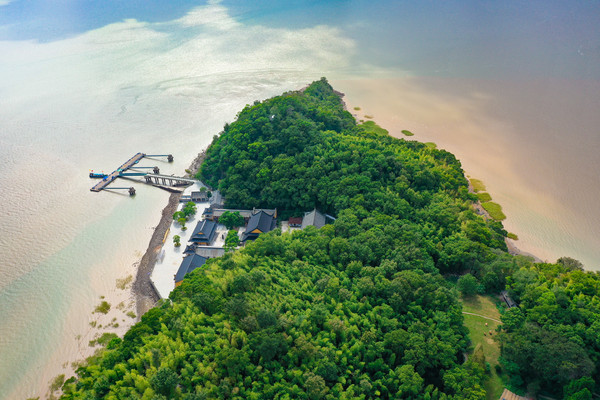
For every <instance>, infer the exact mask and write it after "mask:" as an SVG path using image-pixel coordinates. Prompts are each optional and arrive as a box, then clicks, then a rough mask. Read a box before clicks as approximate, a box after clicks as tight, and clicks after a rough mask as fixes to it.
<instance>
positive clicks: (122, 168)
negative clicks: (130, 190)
mask: <svg viewBox="0 0 600 400" xmlns="http://www.w3.org/2000/svg"><path fill="white" fill-rule="evenodd" d="M145 156H146V155H145V154H144V153H137V154H136V155H134V156H133V157H131V158H130V159H129V160H127V161H125V163H123V165H121V166H120V167H119V168H117V169H116V170H114V171H113V172H111V173H110V174H109V175H107V176H106V177H105V178H103V179H102V180H101V181H100V182H98V183H97V184H96V185H94V187H92V188H91V189H90V190H91V191H92V192H99V191H101V190H102V189H104V188H106V186H108V185H109V184H110V183H111V182H112V181H114V180H115V179H117V178H118V177H119V176H120V175H121V173H122V172H124V171H127V170H128V169H129V168H131V167H133V166H134V165H135V164H137V163H138V162H139V161H140V160H141V159H142V158H144V157H145Z"/></svg>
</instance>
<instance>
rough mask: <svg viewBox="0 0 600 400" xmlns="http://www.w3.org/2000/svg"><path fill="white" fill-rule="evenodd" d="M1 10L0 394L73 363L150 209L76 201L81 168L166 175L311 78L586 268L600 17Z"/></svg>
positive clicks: (523, 231) (169, 5) (593, 247)
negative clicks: (265, 102) (256, 104)
mask: <svg viewBox="0 0 600 400" xmlns="http://www.w3.org/2000/svg"><path fill="white" fill-rule="evenodd" d="M0 4H4V5H0V54H2V56H0V158H1V159H2V160H3V162H2V163H1V164H0V204H1V206H0V232H2V234H1V235H0V321H1V322H0V398H3V399H4V398H5V399H13V398H25V397H28V396H34V395H40V394H42V395H43V394H45V388H46V387H47V382H48V381H49V380H50V379H52V378H53V377H54V376H56V375H58V374H59V373H63V372H65V371H68V368H67V367H65V366H64V363H65V362H67V363H68V362H70V361H74V358H79V357H80V356H83V355H85V354H88V353H89V349H88V348H87V346H86V344H85V341H84V340H80V339H77V337H78V335H83V337H84V338H87V336H86V335H90V334H93V333H94V332H96V331H93V332H92V333H90V330H91V328H90V326H89V321H90V320H91V319H92V318H93V317H91V312H92V311H93V309H94V307H95V306H96V305H97V304H98V302H99V296H106V298H107V299H109V300H110V299H113V298H114V299H120V298H122V297H123V294H122V293H120V292H119V291H118V290H116V289H115V280H116V279H117V278H123V277H124V276H126V275H128V274H131V273H132V271H134V268H133V267H132V264H134V263H135V262H136V261H138V260H139V258H140V256H141V254H142V253H143V251H144V250H145V248H146V246H147V242H148V239H149V238H150V236H151V234H152V227H153V226H155V225H156V223H157V222H158V219H159V214H160V210H161V209H162V207H163V206H164V204H165V202H166V199H167V194H166V193H164V192H161V191H158V190H157V189H153V188H146V187H143V186H141V185H136V188H137V189H138V195H137V196H136V198H135V199H130V198H129V197H128V196H122V195H118V194H115V193H100V194H96V193H91V192H89V188H90V187H91V186H92V184H93V182H90V180H89V179H88V178H87V173H88V170H89V169H94V170H96V171H101V170H104V171H106V172H110V171H112V169H114V168H115V167H116V166H117V165H120V164H121V163H122V162H123V161H125V160H126V159H128V158H129V157H131V155H133V154H135V153H136V152H139V151H142V152H146V153H172V154H173V155H174V156H175V162H174V163H173V164H166V163H161V164H160V167H161V170H162V171H163V172H165V173H173V174H181V173H183V170H184V169H185V168H186V167H187V166H188V164H189V162H190V161H191V160H192V159H193V158H194V156H195V155H196V153H197V152H198V151H200V150H201V149H202V148H203V147H205V146H206V145H207V144H208V143H209V142H210V140H211V138H212V136H213V135H214V134H216V133H218V132H219V131H220V130H221V128H222V126H223V124H224V123H225V122H228V121H232V120H233V119H234V118H235V114H236V112H237V111H238V110H240V109H241V108H242V107H243V106H244V105H245V104H248V103H252V102H253V101H254V100H258V99H264V98H267V97H270V96H273V95H276V94H279V93H281V92H283V91H286V90H289V89H295V88H300V87H302V86H304V85H305V84H307V83H308V82H310V81H312V80H315V79H318V78H320V77H321V76H327V77H329V78H330V79H331V80H332V81H333V82H335V83H336V88H337V89H339V90H341V91H344V92H347V93H348V101H349V102H350V103H351V104H354V105H360V106H361V107H363V108H364V109H365V110H368V111H370V112H372V113H373V114H374V115H375V118H376V120H378V121H381V123H382V124H383V125H384V126H385V127H387V128H389V129H390V130H392V131H393V130H394V129H404V128H409V129H410V130H412V131H414V132H415V133H416V134H417V135H416V138H417V139H423V140H432V141H436V142H438V144H440V145H442V146H443V147H446V148H447V149H448V150H450V151H453V152H455V153H456V154H458V155H459V156H460V157H461V158H462V159H463V160H464V161H463V165H465V168H466V169H467V172H468V173H471V174H475V175H476V177H478V178H482V179H484V181H486V183H488V188H489V190H490V193H491V194H492V195H493V197H494V198H495V199H497V200H498V201H499V202H501V203H502V204H503V205H504V206H505V210H506V212H507V214H508V216H509V219H508V220H507V221H506V224H507V226H508V227H509V228H510V230H512V231H515V232H516V233H517V234H519V236H521V240H522V243H521V244H519V245H520V246H521V247H524V248H525V249H526V250H529V251H533V252H535V253H536V254H540V255H541V256H542V257H543V258H548V259H554V258H556V257H558V256H562V255H569V256H572V257H575V258H579V259H581V260H582V261H584V263H585V264H586V266H587V267H588V268H590V269H598V268H600V250H599V249H600V245H599V243H598V240H597V238H598V237H600V232H599V229H600V228H599V227H600V210H598V207H597V206H595V204H596V200H595V199H596V198H597V197H598V196H600V193H598V190H600V189H599V188H600V182H598V176H597V174H595V173H594V171H597V170H598V167H600V165H598V164H599V163H600V159H599V157H598V156H597V154H598V151H599V150H600V148H599V147H600V140H599V139H598V135H597V126H599V125H600V121H599V120H598V116H597V115H596V114H597V113H596V112H595V110H597V109H599V107H598V106H600V95H599V93H600V90H596V88H597V87H598V81H599V80H600V67H599V66H600V32H599V27H600V12H598V11H600V6H599V5H598V3H597V2H584V1H580V2H569V3H566V2H540V1H534V2H527V3H523V2H517V1H509V2H502V3H500V2H494V3H485V4H481V3H480V2H475V1H466V2H465V1H460V2H459V1H448V2H443V3H441V4H440V3H439V2H433V1H422V2H412V1H384V2H377V3H376V4H373V3H372V2H367V1H329V2H320V1H290V2H285V3H284V2H280V1H258V2H246V1H241V0H240V1H223V2H216V1H215V2H210V3H204V2H192V1H176V2H160V1H152V2H148V1H131V2H125V3H123V2H120V1H119V2H117V1H105V2H92V1H71V2H66V3H63V4H62V5H57V4H52V5H50V3H48V2H43V1H29V2H23V1H6V0H5V1H1V0H0ZM488 150H489V151H488ZM148 165H152V163H149V164H148ZM125 298H127V295H125ZM114 301H120V300H114ZM97 331H98V332H101V331H100V330H97ZM82 343H83V345H82ZM86 352H87V353H86Z"/></svg>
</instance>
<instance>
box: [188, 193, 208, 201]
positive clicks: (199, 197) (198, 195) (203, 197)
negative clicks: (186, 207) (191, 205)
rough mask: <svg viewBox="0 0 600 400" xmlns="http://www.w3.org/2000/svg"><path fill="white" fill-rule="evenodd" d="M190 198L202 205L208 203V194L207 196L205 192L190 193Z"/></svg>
mask: <svg viewBox="0 0 600 400" xmlns="http://www.w3.org/2000/svg"><path fill="white" fill-rule="evenodd" d="M190 198H191V200H192V201H193V202H195V203H204V202H206V201H208V194H207V192H201V191H197V192H192V193H191V194H190Z"/></svg>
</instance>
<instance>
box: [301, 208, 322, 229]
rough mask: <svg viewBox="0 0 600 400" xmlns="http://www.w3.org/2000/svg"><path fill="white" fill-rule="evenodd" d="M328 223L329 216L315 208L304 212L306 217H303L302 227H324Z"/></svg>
mask: <svg viewBox="0 0 600 400" xmlns="http://www.w3.org/2000/svg"><path fill="white" fill-rule="evenodd" d="M326 223H327V218H326V217H325V214H322V213H321V212H319V211H317V209H316V208H315V209H314V210H312V211H309V212H306V213H304V218H302V229H304V228H306V227H307V226H311V225H312V226H314V227H317V228H322V227H324V226H325V224H326Z"/></svg>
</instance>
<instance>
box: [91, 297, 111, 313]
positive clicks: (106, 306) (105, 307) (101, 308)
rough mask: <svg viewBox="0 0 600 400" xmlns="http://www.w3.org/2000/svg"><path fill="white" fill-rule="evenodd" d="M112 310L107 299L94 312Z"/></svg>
mask: <svg viewBox="0 0 600 400" xmlns="http://www.w3.org/2000/svg"><path fill="white" fill-rule="evenodd" d="M109 311H110V304H109V303H108V302H107V301H106V300H102V302H100V304H98V305H97V306H96V309H95V310H94V312H97V313H102V314H107V313H108V312H109Z"/></svg>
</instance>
